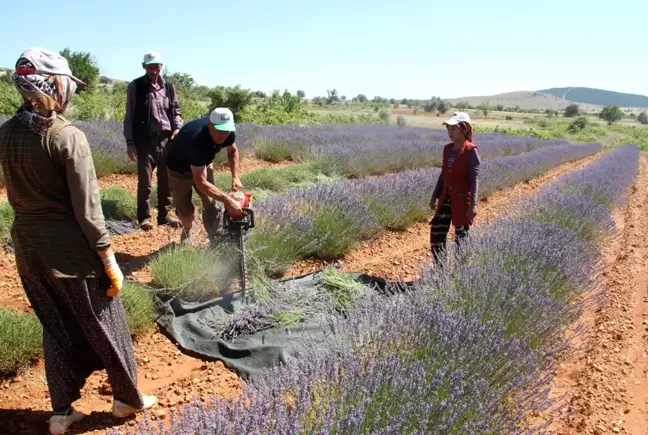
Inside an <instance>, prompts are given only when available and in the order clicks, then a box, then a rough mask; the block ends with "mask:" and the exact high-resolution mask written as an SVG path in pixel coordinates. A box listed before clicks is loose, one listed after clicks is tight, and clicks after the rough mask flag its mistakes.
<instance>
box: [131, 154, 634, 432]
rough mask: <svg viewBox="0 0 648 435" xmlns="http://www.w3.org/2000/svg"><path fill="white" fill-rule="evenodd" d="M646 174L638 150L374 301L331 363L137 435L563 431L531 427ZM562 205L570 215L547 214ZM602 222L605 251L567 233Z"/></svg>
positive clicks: (329, 355)
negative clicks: (575, 192)
mask: <svg viewBox="0 0 648 435" xmlns="http://www.w3.org/2000/svg"><path fill="white" fill-rule="evenodd" d="M637 162H638V149H637V148H636V147H634V146H623V147H620V148H618V149H616V150H614V151H612V152H610V153H608V154H607V155H605V156H603V157H601V158H600V159H599V160H597V161H596V162H595V163H594V164H592V165H591V166H589V167H586V168H585V169H583V170H581V171H578V172H576V173H574V174H572V175H570V176H568V177H565V178H562V179H560V180H559V181H557V182H555V183H552V184H551V185H549V186H547V187H546V188H545V189H544V190H543V191H542V192H540V193H539V194H537V195H534V197H532V198H530V199H529V201H528V202H527V203H525V204H520V206H519V208H518V209H517V212H516V213H512V214H511V215H510V216H509V217H506V216H505V217H503V218H502V219H500V220H498V221H496V222H493V223H491V224H489V225H486V226H484V227H482V230H481V231H480V232H479V233H473V235H471V236H470V238H469V240H467V241H466V244H464V245H463V246H462V247H461V248H459V249H454V248H451V249H450V250H449V252H448V255H447V256H446V257H445V258H444V259H443V264H442V265H441V267H439V268H434V269H432V268H426V269H425V270H424V271H423V274H422V277H421V279H420V280H419V281H417V282H416V283H414V288H413V291H411V292H406V293H402V294H398V295H396V296H392V297H391V298H385V297H381V296H377V295H375V296H373V297H368V298H364V299H362V300H361V303H360V304H359V305H357V306H355V307H354V308H353V309H352V310H351V312H350V313H349V315H348V316H346V317H338V316H334V315H331V316H330V317H329V322H328V326H327V330H328V332H329V333H328V342H327V346H326V348H325V349H324V350H323V351H322V350H321V349H320V351H318V352H316V351H314V350H313V347H314V346H309V345H308V339H307V338H306V339H305V343H304V344H305V346H304V350H303V352H302V355H300V356H301V358H299V359H296V360H290V361H289V362H287V363H286V364H284V365H282V366H280V367H277V368H276V369H274V370H273V371H270V372H269V373H268V374H267V376H265V377H264V379H262V380H261V381H260V382H258V383H256V384H255V385H247V386H246V387H245V390H244V391H243V397H242V398H241V400H238V401H234V402H231V401H225V400H217V399H215V400H214V401H213V402H212V403H210V404H207V405H202V404H196V405H194V406H188V407H185V408H184V409H182V411H181V413H180V414H179V415H178V416H176V418H175V419H174V420H173V422H172V425H171V427H170V428H165V427H161V428H155V427H153V425H152V424H151V422H150V421H148V420H147V421H145V422H143V423H141V424H140V425H139V426H137V427H136V428H135V429H134V430H135V431H136V433H142V434H144V433H169V434H170V433H173V434H193V433H226V434H230V433H284V434H297V433H363V434H364V433H384V434H387V433H537V432H540V431H541V430H542V429H544V428H545V427H546V425H547V424H549V423H550V422H546V423H545V424H544V425H543V426H537V427H531V426H529V425H528V423H527V421H526V419H525V417H526V416H527V415H528V413H529V412H533V411H542V410H546V409H547V408H548V407H550V406H551V405H552V403H551V400H550V398H549V395H548V391H549V380H550V373H551V370H550V369H551V368H552V366H553V361H555V358H554V357H555V355H556V353H557V352H559V351H562V350H564V349H566V343H565V342H564V340H563V337H564V335H563V334H562V332H564V331H565V326H566V325H567V324H568V323H569V322H571V321H573V320H574V319H576V316H577V315H578V313H579V309H580V307H581V306H582V305H581V304H582V299H583V298H581V297H579V296H583V295H584V294H587V293H590V292H592V291H594V292H596V291H597V290H600V286H599V285H598V284H599V283H598V280H597V276H596V274H593V273H592V272H593V271H595V270H596V269H597V266H598V262H599V261H600V257H599V254H598V244H597V242H598V241H600V240H601V239H600V237H601V236H606V235H607V236H609V235H610V234H611V233H612V232H613V230H614V229H613V227H612V226H610V225H609V223H610V222H611V220H610V214H611V212H612V208H613V207H614V206H616V205H618V204H620V203H622V201H624V199H625V197H626V195H625V192H626V191H627V187H628V186H629V185H630V184H631V183H632V182H633V180H634V178H635V176H636V172H637V167H638V165H637ZM609 185H612V186H615V188H614V190H612V189H611V188H610V187H608V186H609ZM566 186H571V187H576V188H577V189H580V191H581V192H584V193H582V194H581V196H582V198H580V199H577V198H575V197H573V196H571V195H572V192H571V191H565V187H566ZM597 186H600V187H597ZM563 196H566V197H569V198H570V200H561V197H563ZM602 198H605V202H606V205H602V204H601V199H602ZM552 201H553V202H552ZM547 202H548V203H547ZM528 204H531V206H530V207H529V206H528ZM557 205H560V206H561V207H563V208H565V210H564V211H563V212H561V213H556V214H553V215H551V214H549V215H547V214H546V212H545V211H546V210H547V209H549V210H553V209H554V207H555V206H557ZM601 207H603V209H602V208H601ZM604 209H605V210H604ZM604 211H605V213H604ZM539 216H541V217H542V219H540V220H539V219H538V217H539ZM552 216H556V217H558V218H559V219H558V220H557V221H554V220H552ZM591 216H597V217H599V218H603V219H600V220H596V219H589V220H590V221H591V222H592V225H596V228H597V232H596V233H597V234H598V235H599V237H598V238H592V237H589V236H587V234H585V237H583V236H584V234H583V233H582V232H580V231H578V230H576V231H574V230H573V228H577V229H578V228H579V227H578V226H577V225H565V223H566V222H567V221H568V220H572V221H579V220H581V219H583V218H590V217H591ZM547 373H549V374H547ZM126 430H127V431H130V429H126Z"/></svg>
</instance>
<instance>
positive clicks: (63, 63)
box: [16, 47, 85, 85]
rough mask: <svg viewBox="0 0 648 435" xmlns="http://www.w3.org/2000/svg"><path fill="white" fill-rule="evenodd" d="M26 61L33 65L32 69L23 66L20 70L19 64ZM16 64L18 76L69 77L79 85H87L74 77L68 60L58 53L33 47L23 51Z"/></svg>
mask: <svg viewBox="0 0 648 435" xmlns="http://www.w3.org/2000/svg"><path fill="white" fill-rule="evenodd" d="M21 59H26V60H28V61H29V63H31V66H33V69H32V68H31V67H27V66H25V65H22V66H21V67H20V68H18V62H20V61H21ZM18 62H17V63H16V73H18V74H29V73H31V74H46V75H60V76H69V77H70V78H71V79H72V80H74V81H75V82H76V83H77V84H80V85H85V83H84V82H82V81H81V80H79V79H78V78H76V77H74V76H73V75H72V70H71V69H70V66H69V64H68V61H67V59H66V58H64V57H63V56H61V55H60V54H58V53H54V52H53V51H50V50H47V49H45V48H40V47H31V48H28V49H26V50H25V51H23V53H22V54H21V55H20V58H19V59H18Z"/></svg>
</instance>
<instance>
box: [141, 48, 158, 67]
mask: <svg viewBox="0 0 648 435" xmlns="http://www.w3.org/2000/svg"><path fill="white" fill-rule="evenodd" d="M142 63H144V65H153V64H157V63H162V56H160V53H158V52H155V51H151V52H149V53H146V54H145V55H144V60H143V61H142Z"/></svg>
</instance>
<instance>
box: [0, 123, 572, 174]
mask: <svg viewBox="0 0 648 435" xmlns="http://www.w3.org/2000/svg"><path fill="white" fill-rule="evenodd" d="M3 122H4V120H3V119H0V124H2V123H3ZM75 126H77V127H79V129H81V130H82V131H83V132H84V133H85V134H86V136H87V138H88V141H89V143H90V145H91V147H92V151H93V157H94V160H95V167H96V169H97V173H98V175H99V176H104V175H109V174H114V173H134V172H135V171H136V167H135V164H134V163H133V162H131V161H130V160H129V159H128V157H127V156H126V149H125V148H126V147H125V142H124V138H123V134H122V129H123V127H122V124H121V123H119V122H110V121H79V122H75ZM447 141H448V138H447V133H446V132H445V131H443V130H433V129H427V128H419V127H397V126H387V125H336V124H324V125H310V126H293V125H267V126H259V125H253V124H242V125H240V126H239V129H238V131H237V145H238V146H239V148H240V149H241V150H242V151H243V152H244V153H246V154H248V155H249V154H252V153H253V152H254V153H256V154H257V156H258V157H260V158H265V159H267V160H271V161H282V160H286V159H292V160H296V161H304V162H309V163H312V164H313V165H314V168H315V169H317V170H320V171H321V172H322V173H325V174H332V173H336V174H339V175H342V176H345V177H365V176H368V175H376V174H386V173H395V172H399V171H403V170H407V169H415V168H428V167H434V166H440V164H441V155H442V149H443V145H444V144H445V143H447ZM474 141H475V143H477V144H478V146H479V148H480V151H481V153H482V156H483V157H488V158H491V157H497V156H509V155H517V154H521V153H525V152H528V151H532V150H537V149H546V148H551V147H557V146H563V145H565V144H567V143H568V142H567V141H563V140H538V139H535V138H531V137H523V136H520V137H513V136H507V135H502V134H497V133H476V134H475V138H474Z"/></svg>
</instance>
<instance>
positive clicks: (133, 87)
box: [124, 52, 183, 231]
mask: <svg viewBox="0 0 648 435" xmlns="http://www.w3.org/2000/svg"><path fill="white" fill-rule="evenodd" d="M142 67H143V68H144V70H146V74H145V75H143V76H142V77H139V78H137V79H135V80H133V81H132V82H131V83H130V84H129V85H128V89H127V97H126V115H125V116H124V136H125V137H126V144H127V146H128V156H129V157H130V159H131V160H133V161H134V160H137V174H138V179H137V219H138V221H139V223H140V227H141V228H142V229H143V230H144V231H149V230H151V229H152V228H153V223H152V222H151V207H150V202H149V199H150V196H151V191H152V185H151V179H152V176H153V171H154V170H155V169H157V186H158V189H157V196H158V216H157V223H158V225H169V226H171V227H174V228H176V227H178V226H180V221H179V220H178V219H177V218H175V217H173V216H170V215H169V211H170V210H171V194H170V192H169V179H168V173H167V168H166V165H165V163H164V161H163V155H164V148H165V146H166V144H167V142H168V141H169V139H173V138H174V137H175V135H176V134H178V131H179V130H180V128H181V127H182V124H183V121H182V113H181V111H180V103H179V102H178V96H177V94H176V90H175V87H174V86H173V85H172V84H171V83H169V82H167V81H166V80H164V78H163V77H162V75H161V72H162V57H161V56H160V55H159V54H158V53H155V52H150V53H146V54H145V55H144V60H143V61H142Z"/></svg>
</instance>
